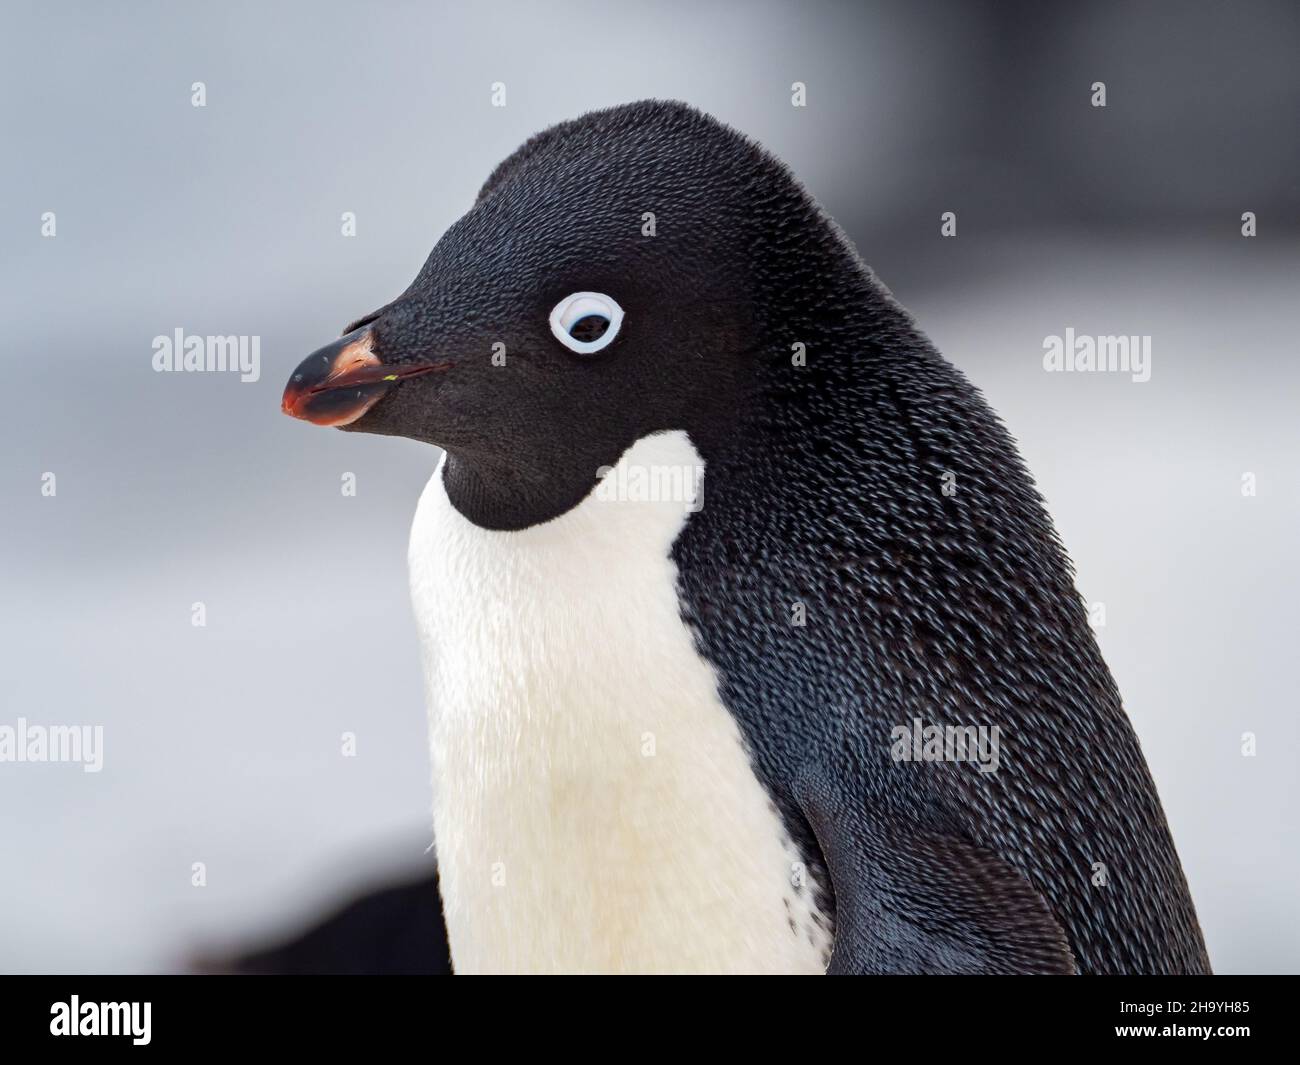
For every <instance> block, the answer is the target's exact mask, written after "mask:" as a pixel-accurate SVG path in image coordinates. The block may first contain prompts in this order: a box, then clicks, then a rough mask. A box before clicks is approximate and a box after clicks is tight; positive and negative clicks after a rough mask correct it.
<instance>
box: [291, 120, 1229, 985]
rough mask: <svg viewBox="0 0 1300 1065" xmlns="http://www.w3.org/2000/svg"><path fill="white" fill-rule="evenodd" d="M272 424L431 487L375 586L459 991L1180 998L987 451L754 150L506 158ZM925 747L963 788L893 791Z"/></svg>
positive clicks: (1148, 849) (1036, 554) (1149, 804)
mask: <svg viewBox="0 0 1300 1065" xmlns="http://www.w3.org/2000/svg"><path fill="white" fill-rule="evenodd" d="M647 214H652V215H653V228H652V232H651V227H649V226H647V224H646V222H647V219H646V215H647ZM284 410H285V412H286V413H289V414H292V415H294V416H295V417H298V418H303V419H305V420H307V421H311V422H315V423H317V424H320V425H332V426H337V427H339V428H343V429H346V430H349V431H359V432H370V433H383V434H390V435H398V436H405V437H409V438H411V439H412V440H417V441H420V442H421V443H424V444H429V445H436V446H437V447H439V448H442V449H443V450H444V451H445V457H444V458H443V460H442V462H441V465H439V466H438V467H437V470H436V472H435V473H434V474H433V477H432V479H431V480H430V481H429V484H428V487H427V488H426V489H425V491H424V494H423V496H422V497H421V499H420V502H419V506H418V508H417V510H416V515H415V523H414V528H413V529H412V533H411V546H410V571H411V589H412V596H413V600H414V606H415V616H416V623H417V625H418V628H419V634H420V639H421V643H422V647H423V658H424V668H425V671H426V673H427V681H428V693H429V718H430V735H431V749H432V757H433V784H434V796H435V798H434V834H435V848H436V853H437V861H438V873H439V886H440V889H441V903H442V910H443V914H444V916H445V920H446V928H447V932H448V936H449V942H450V946H451V955H452V961H453V963H454V967H455V969H456V970H457V971H459V972H489V971H492V972H495V971H528V972H701V971H708V972H783V973H820V972H824V971H827V970H829V971H830V972H834V973H847V972H866V973H1076V972H1077V973H1204V972H1208V971H1209V963H1208V960H1207V957H1206V952H1205V947H1204V944H1203V941H1202V938H1201V933H1200V930H1199V928H1198V925H1197V920H1196V914H1195V911H1194V909H1193V906H1192V900H1191V898H1190V896H1189V893H1188V889H1187V884H1186V882H1185V879H1184V877H1183V873H1182V869H1181V867H1180V865H1179V861H1178V857H1177V855H1176V853H1175V851H1174V846H1173V843H1172V840H1171V839H1170V835H1169V830H1168V828H1167V826H1166V823H1165V818H1164V814H1163V812H1162V810H1161V806H1160V801H1159V799H1158V798H1157V795H1156V790H1155V787H1154V785H1153V784H1152V780H1151V777H1150V775H1149V773H1148V771H1147V767H1146V764H1145V762H1144V760H1143V757H1142V754H1141V752H1140V750H1139V748H1138V742H1137V739H1136V737H1135V735H1134V733H1133V730H1132V728H1131V727H1130V725H1129V722H1128V720H1127V719H1126V717H1125V715H1124V712H1123V710H1122V709H1121V706H1120V697H1119V693H1118V691H1117V690H1116V688H1115V684H1114V682H1113V681H1112V679H1111V676H1110V674H1109V672H1108V671H1107V669H1106V666H1105V664H1104V663H1103V661H1102V659H1101V656H1100V654H1099V652H1098V649H1097V645H1096V642H1095V641H1094V639H1093V636H1092V633H1091V630H1090V629H1089V626H1088V624H1087V619H1086V615H1085V609H1084V605H1083V603H1082V601H1081V599H1080V597H1079V595H1078V593H1077V592H1076V591H1075V589H1074V587H1073V582H1072V576H1071V568H1070V563H1069V561H1068V560H1067V558H1066V555H1065V553H1064V551H1063V549H1062V547H1061V545H1060V543H1059V541H1058V539H1057V536H1056V534H1055V532H1054V530H1053V527H1052V523H1051V521H1050V519H1049V518H1048V516H1047V514H1046V513H1045V511H1044V507H1043V503H1042V501H1041V499H1040V498H1039V496H1038V494H1037V493H1036V491H1035V489H1034V487H1033V483H1032V481H1031V480H1030V477H1029V474H1028V473H1027V472H1026V470H1025V467H1024V465H1023V464H1022V462H1021V460H1020V458H1019V456H1018V454H1017V452H1016V448H1015V445H1014V444H1013V442H1012V440H1011V438H1010V436H1009V435H1008V433H1007V431H1006V430H1005V429H1004V428H1003V427H1002V425H1001V424H1000V423H999V421H998V419H997V417H996V416H995V415H994V414H993V413H992V411H991V410H990V409H989V407H988V406H987V405H986V404H985V402H984V400H983V399H982V398H981V396H980V394H979V393H978V392H977V391H976V390H975V388H973V387H972V386H971V385H970V384H969V383H968V382H967V381H966V379H965V378H964V377H963V376H962V375H961V373H959V372H958V371H957V370H956V369H955V368H954V367H953V366H951V365H950V364H949V363H948V362H946V361H945V360H944V359H943V358H942V357H941V356H940V355H939V354H938V353H937V352H936V351H935V349H934V348H933V347H932V346H931V345H930V343H929V342H928V341H927V340H926V338H925V337H924V336H923V335H922V334H921V332H920V331H919V329H918V328H917V326H916V325H915V324H914V322H913V321H912V319H911V318H910V317H909V316H908V314H907V313H906V312H905V311H904V310H903V309H902V308H901V307H900V306H899V305H898V304H897V303H896V302H895V301H894V300H893V298H892V297H891V296H890V294H889V292H888V291H887V290H886V289H885V288H884V287H883V286H882V285H881V284H880V283H879V282H877V281H876V280H875V278H874V277H873V275H872V274H871V272H870V271H869V270H868V269H867V268H866V267H865V266H864V265H863V263H862V261H861V260H860V259H859V257H858V255H857V254H856V252H855V251H854V249H853V248H852V247H851V246H850V244H849V242H848V241H847V239H846V238H845V236H844V234H843V233H842V232H841V231H840V230H839V229H838V228H837V227H836V225H835V224H834V222H832V221H831V219H830V218H828V217H827V216H826V215H825V214H824V213H823V212H822V211H821V210H820V209H819V207H818V206H817V205H816V204H815V202H814V201H813V200H812V198H811V197H810V196H809V195H808V193H807V192H806V191H805V190H804V189H803V188H802V186H801V185H800V184H799V183H798V181H797V180H796V179H795V178H794V177H793V176H792V175H791V173H790V172H789V171H788V170H787V169H786V168H785V167H784V166H783V165H782V164H780V163H779V162H777V161H776V160H774V159H773V158H772V157H771V156H770V155H768V154H767V153H766V152H765V151H764V150H763V149H762V148H761V147H759V146H758V145H757V144H755V143H754V142H752V141H750V140H748V139H746V138H745V137H744V136H742V135H740V134H738V133H737V132H735V131H733V130H731V129H729V128H727V127H726V126H723V125H722V124H720V123H718V122H717V121H715V120H714V119H712V118H710V117H708V116H706V115H703V114H701V113H700V112H698V111H696V110H694V109H692V108H690V107H687V106H684V105H681V104H676V103H664V102H645V103H637V104H631V105H628V106H623V107H616V108H612V109H610V110H605V111H599V112H595V113H592V114H588V115H586V116H584V117H582V118H579V119H577V120H574V121H570V122H564V123H561V124H560V125H557V126H555V127H553V128H551V129H549V130H546V131H545V132H543V133H540V134H538V135H537V136H535V137H533V138H532V139H530V140H529V141H528V142H527V143H526V144H524V145H523V146H522V147H521V148H520V149H519V150H518V151H516V152H515V153H514V154H513V155H511V156H510V157H509V158H508V159H506V160H505V162H503V163H501V164H500V165H499V166H498V167H497V168H496V170H495V171H494V172H493V173H492V175H491V176H490V177H489V178H488V180H487V183H486V184H485V185H484V186H483V188H482V190H481V191H480V192H479V194H478V198H477V200H476V201H475V203H474V205H473V207H472V208H471V209H470V210H469V212H468V213H467V214H466V215H465V216H464V217H463V218H461V219H460V220H459V221H458V222H456V223H455V224H454V225H453V226H452V227H451V228H450V229H449V230H448V231H447V232H446V233H445V234H444V235H443V237H442V239H441V240H440V241H439V242H438V243H437V245H436V247H435V248H434V249H433V252H432V254H431V255H430V256H429V259H428V261H427V262H426V263H425V265H424V267H423V269H422V270H421V271H420V273H419V276H418V277H417V278H416V279H415V281H414V283H413V284H412V285H411V286H410V288H408V289H407V291H406V292H405V293H403V294H402V295H401V296H399V297H398V298H397V299H395V300H394V301H393V302H392V303H390V304H388V305H387V306H385V307H382V308H381V309H379V310H377V311H375V312H374V313H372V314H369V315H366V316H365V317H364V318H362V319H360V320H359V321H356V322H354V323H353V324H352V325H350V326H348V327H347V329H346V330H345V332H344V335H343V336H342V337H341V338H340V339H338V340H336V341H335V342H333V343H332V344H329V345H328V346H326V347H324V348H322V349H321V350H320V351H318V352H316V353H315V354H313V355H311V356H310V357H308V358H307V359H306V361H304V362H303V363H302V365H301V366H299V367H298V369H297V370H296V371H295V372H294V373H293V375H292V378H291V379H290V381H289V385H288V387H287V389H286V391H285V395H284ZM681 471H694V472H693V473H692V474H691V475H689V476H683V475H682V472H681ZM700 471H702V473H701V472H700ZM635 484H639V485H641V487H642V490H639V491H631V490H624V488H620V487H619V486H624V487H626V486H631V485H635ZM674 484H675V485H679V486H684V487H682V488H680V489H679V490H655V486H656V485H657V486H660V487H661V488H662V486H663V485H674ZM608 486H614V490H604V489H606V488H608ZM646 486H649V490H645V489H646ZM945 486H947V487H945ZM917 723H921V724H920V725H919V726H918V724H917ZM936 727H937V728H939V729H940V730H944V731H943V732H942V734H943V735H945V736H952V735H953V734H954V730H961V729H965V730H969V729H974V730H980V729H983V730H985V731H983V732H980V733H979V735H982V736H988V735H989V734H994V733H992V730H993V729H994V728H996V730H997V731H996V733H995V734H994V735H996V736H997V739H998V743H999V751H998V758H997V761H996V766H995V767H994V768H995V771H986V770H988V769H989V768H990V765H989V764H988V763H987V762H985V763H978V762H977V761H976V760H973V759H971V758H961V757H956V756H954V757H944V754H945V753H946V754H949V755H953V754H955V753H956V752H954V751H953V750H952V744H951V742H948V743H947V746H946V748H945V747H944V744H942V743H940V744H939V745H938V746H937V747H936V751H937V752H938V755H937V757H936V758H934V759H930V758H925V757H922V758H920V759H919V760H918V759H917V758H915V757H910V756H909V757H900V756H899V752H898V746H899V741H898V740H897V738H896V737H897V736H898V735H899V734H900V733H899V730H900V729H903V730H906V734H907V735H911V734H912V730H913V729H914V728H920V729H921V730H922V731H923V730H925V729H931V730H932V729H935V728H936ZM973 734H974V733H972V735H973ZM904 746H907V747H909V749H910V746H911V745H910V744H904ZM916 753H920V752H916ZM429 905H430V906H431V907H433V906H437V905H438V902H437V900H436V899H434V898H430V901H429Z"/></svg>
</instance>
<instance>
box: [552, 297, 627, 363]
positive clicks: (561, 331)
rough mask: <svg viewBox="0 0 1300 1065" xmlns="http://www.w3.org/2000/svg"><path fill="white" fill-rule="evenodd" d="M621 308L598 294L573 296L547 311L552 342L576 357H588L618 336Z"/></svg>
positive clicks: (621, 314) (621, 323)
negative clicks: (554, 341) (575, 354)
mask: <svg viewBox="0 0 1300 1065" xmlns="http://www.w3.org/2000/svg"><path fill="white" fill-rule="evenodd" d="M622 325H623V308H622V307H620V306H619V305H618V304H617V303H616V302H615V301H614V300H613V299H612V298H611V297H609V296H606V295H605V294H604V293H601V292H575V293H573V294H572V295H570V296H565V297H564V299H562V300H560V302H559V303H557V304H556V305H555V308H554V309H553V310H552V311H551V332H552V333H554V334H555V339H556V340H558V341H559V342H560V343H561V344H563V345H564V346H565V347H566V348H568V349H569V350H570V351H576V352H577V353H578V354H579V355H592V354H594V353H595V352H597V351H599V350H600V349H601V348H603V347H605V346H606V345H607V344H609V343H610V342H611V341H613V339H614V338H615V337H616V336H618V331H619V329H620V327H621V326H622Z"/></svg>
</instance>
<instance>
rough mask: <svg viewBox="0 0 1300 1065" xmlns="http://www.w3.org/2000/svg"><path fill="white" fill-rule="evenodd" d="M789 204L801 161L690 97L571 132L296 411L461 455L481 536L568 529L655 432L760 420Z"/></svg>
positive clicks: (447, 474)
mask: <svg viewBox="0 0 1300 1065" xmlns="http://www.w3.org/2000/svg"><path fill="white" fill-rule="evenodd" d="M763 176H765V177H766V178H767V180H765V181H760V180H757V179H758V178H759V177H763ZM774 203H776V204H778V210H780V209H781V208H780V207H779V205H780V204H781V203H786V204H788V210H789V211H790V212H793V213H795V214H801V213H806V211H807V207H806V205H807V200H806V197H805V196H804V195H803V194H802V192H801V190H800V189H799V188H798V187H797V185H796V183H795V182H794V181H793V179H792V178H790V177H789V175H788V173H787V172H786V171H785V169H784V167H781V166H780V164H777V163H775V161H774V160H772V159H771V158H770V157H769V156H767V155H766V153H764V152H763V151H762V149H760V148H759V147H758V146H757V145H755V144H754V143H753V142H751V141H749V140H748V139H746V138H745V137H743V136H742V135H740V134H738V133H736V132H735V131H733V130H731V129H729V128H727V127H725V126H723V125H722V124H721V123H719V122H717V121H715V120H714V119H712V118H709V117H708V116H706V115H703V114H701V113H700V112H698V111H696V110H694V109H692V108H690V107H688V106H686V105H683V104H676V103H664V102H659V101H649V102H643V103H638V104H630V105H626V106H622V107H617V108H612V109H610V110H606V111H600V112H595V113H592V114H589V115H586V116H584V117H582V118H580V119H577V120H574V121H571V122H565V123H562V124H560V125H558V126H555V127H552V128H551V129H549V130H546V131H545V132H543V133H540V134H538V135H537V136H535V137H533V138H531V139H530V140H529V141H527V142H526V143H525V144H524V145H523V146H522V147H521V148H519V149H518V150H517V151H516V152H515V153H514V154H513V155H511V156H510V157H509V158H507V159H506V160H505V161H504V162H503V163H502V164H500V165H499V166H498V167H497V168H496V170H495V171H494V172H493V173H492V175H491V176H490V177H489V179H488V181H487V182H486V184H485V185H484V186H483V188H482V190H481V191H480V192H479V195H478V197H477V199H476V201H475V203H474V206H473V207H472V208H471V209H470V211H469V212H468V213H467V214H465V215H464V216H463V217H462V218H461V219H460V220H459V221H457V222H456V223H455V224H454V225H452V226H451V228H450V229H448V230H447V231H446V233H445V234H444V235H443V237H442V239H441V240H439V241H438V243H437V245H436V246H435V248H434V249H433V251H432V253H431V254H430V255H429V258H428V260H427V261H426V262H425V264H424V266H423V268H422V269H421V270H420V272H419V275H418V276H417V277H416V279H415V281H414V282H413V283H412V284H411V286H410V287H409V288H408V289H407V290H406V292H404V293H403V294H402V295H401V296H399V297H398V298H397V299H396V300H394V301H393V302H391V303H389V304H388V305H386V306H385V307H382V308H381V309H379V310H378V311H376V312H374V313H372V314H370V315H367V316H366V317H364V318H362V319H359V320H358V321H355V322H353V323H352V324H351V325H349V326H348V327H347V328H346V329H345V331H344V334H343V336H341V337H340V338H339V339H338V340H336V341H334V342H332V343H331V344H329V345H327V346H325V347H323V348H321V349H320V350H319V351H317V352H315V353H314V354H312V355H310V356H309V357H308V358H307V359H306V360H304V361H303V362H302V364H301V365H300V366H299V367H298V368H297V370H296V371H295V372H294V373H293V375H292V377H291V379H290V381H289V383H288V386H287V388H286V390H285V393H284V401H283V410H284V412H285V413H287V414H290V415H292V416H294V417H298V418H302V419H305V420H307V421H311V422H314V423H316V424H319V425H327V426H335V427H338V428H343V429H347V430H350V431H358V432H370V433H381V434H387V435H397V436H405V437H409V438H411V439H413V440H418V441H423V442H426V443H429V444H433V445H436V446H438V447H441V448H443V449H444V450H445V451H446V452H447V464H446V466H445V467H444V482H445V483H446V485H447V488H448V493H449V495H450V496H451V498H452V502H453V503H454V504H455V505H456V506H457V508H458V509H460V510H461V511H462V513H464V514H466V516H468V517H470V518H471V519H472V520H475V521H477V522H479V523H480V524H483V525H486V526H489V527H494V528H521V527H524V526H527V525H531V524H535V523H536V522H538V521H543V520H547V519H549V518H551V517H555V516H557V515H558V514H561V513H563V512H564V511H566V510H567V509H569V508H570V507H572V506H574V505H576V504H577V503H578V502H580V501H581V500H582V499H583V498H584V497H585V496H586V495H587V493H588V492H590V490H591V489H592V487H593V486H594V485H595V483H596V481H597V480H598V471H599V470H600V469H601V468H602V467H604V468H608V467H610V466H612V465H613V464H614V463H615V462H617V460H618V458H619V456H620V455H621V454H622V453H623V451H624V450H626V449H627V448H628V447H630V446H631V444H632V443H634V442H635V441H636V440H637V439H639V438H641V437H643V436H645V435H647V434H649V433H653V432H656V431H660V430H676V429H680V430H685V431H686V432H687V433H688V434H689V435H690V436H691V438H692V440H693V441H694V442H695V443H696V446H697V448H703V447H707V446H709V445H710V444H711V443H712V442H714V441H721V440H724V439H725V438H726V437H727V434H728V433H729V432H730V431H731V427H732V426H733V425H734V422H735V420H736V419H737V418H738V417H741V412H742V411H743V409H744V408H745V406H746V401H745V396H746V393H747V392H748V391H749V389H750V386H751V383H752V382H751V379H752V377H753V374H752V359H753V351H754V348H755V346H756V345H757V344H758V343H759V340H760V337H761V335H762V333H763V322H762V316H761V314H760V313H759V309H760V307H762V306H763V305H764V300H763V298H762V294H761V292H760V291H759V290H760V288H761V287H762V285H763V283H764V281H765V279H764V278H763V276H762V274H763V270H762V269H761V266H760V264H759V261H758V259H757V258H756V256H755V246H756V244H757V243H758V242H760V241H761V242H764V243H769V244H770V243H771V241H772V240H774V239H775V240H778V241H779V240H780V239H782V238H783V237H788V236H789V234H785V233H782V232H781V228H782V226H781V221H780V216H779V214H778V215H777V216H776V218H777V221H776V222H774V220H773V219H774V215H773V209H774V208H773V204H774ZM774 227H775V229H776V230H777V232H775V233H774V232H772V230H773V228H774ZM758 228H762V230H763V232H762V233H761V234H760V233H758V232H756V230H757V229H758Z"/></svg>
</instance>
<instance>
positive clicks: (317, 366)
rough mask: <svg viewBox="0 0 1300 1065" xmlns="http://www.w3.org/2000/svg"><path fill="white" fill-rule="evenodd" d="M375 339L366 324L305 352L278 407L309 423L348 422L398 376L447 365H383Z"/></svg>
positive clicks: (368, 407)
mask: <svg viewBox="0 0 1300 1065" xmlns="http://www.w3.org/2000/svg"><path fill="white" fill-rule="evenodd" d="M374 342H375V334H374V330H373V328H372V327H371V325H369V324H366V325H363V326H361V327H360V328H358V329H353V330H352V331H351V332H349V333H345V334H344V335H343V336H341V337H339V338H338V340H336V341H334V342H333V343H332V344H326V345H325V347H323V348H321V349H320V350H319V351H316V352H313V353H312V354H311V355H308V356H307V357H306V358H305V359H303V361H302V362H301V363H299V365H298V368H297V369H296V370H294V372H293V375H292V376H291V377H290V378H289V383H288V384H287V385H286V386H285V389H284V399H283V401H282V402H281V403H280V409H281V410H282V411H283V412H284V413H285V414H287V415H289V416H290V417H291V418H301V419H302V420H303V421H306V422H311V423H312V424H313V425H332V426H336V427H338V426H344V425H350V424H351V423H352V422H355V421H356V420H357V419H358V418H360V417H361V416H362V415H363V414H365V413H366V411H368V410H369V409H370V408H371V407H373V406H374V405H375V404H376V403H378V402H379V400H380V399H381V398H382V397H383V395H384V393H385V392H387V391H388V390H389V389H390V388H392V387H393V386H394V385H395V384H397V383H398V382H399V381H403V380H405V379H407V378H409V377H418V376H420V375H421V374H426V373H433V372H434V371H436V370H442V369H445V368H446V367H445V366H443V365H442V364H428V363H415V364H413V363H406V364H404V365H401V366H395V365H388V364H386V363H384V362H383V361H382V360H381V359H380V358H379V356H378V355H376V354H375V352H374V350H373V349H374Z"/></svg>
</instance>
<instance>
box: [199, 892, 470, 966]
mask: <svg viewBox="0 0 1300 1065" xmlns="http://www.w3.org/2000/svg"><path fill="white" fill-rule="evenodd" d="M216 968H222V969H225V970H226V971H227V972H232V971H233V972H235V973H243V974H248V975H261V976H270V975H281V976H300V975H309V974H321V975H331V976H384V975H387V976H450V975H451V952H450V950H449V948H448V946H447V934H446V929H445V926H444V925H443V922H442V898H441V896H440V895H439V894H438V881H437V877H436V876H428V877H424V878H422V879H420V880H416V881H413V882H410V883H407V884H403V885H401V886H399V887H391V888H385V889H384V890H382V891H376V892H374V893H372V894H369V895H363V896H361V897H360V898H358V899H355V900H353V901H352V902H350V903H348V905H346V906H345V907H343V909H341V910H338V911H336V912H335V913H334V914H333V915H332V916H330V917H327V918H326V919H325V920H323V921H321V922H320V923H319V924H317V925H316V926H314V927H313V928H311V929H309V930H308V931H307V932H304V933H303V934H302V935H299V936H298V937H296V938H294V939H291V940H289V941H287V942H285V943H281V944H279V945H277V946H274V947H270V948H268V949H266V950H260V951H257V952H256V953H253V954H246V955H244V956H242V957H239V958H236V959H235V960H234V961H233V962H232V963H231V964H229V965H225V966H216Z"/></svg>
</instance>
